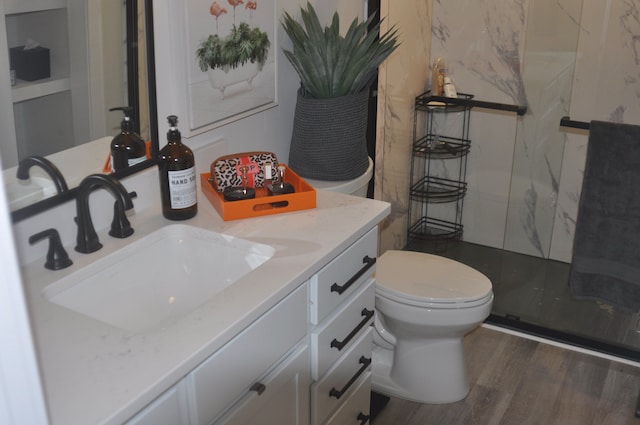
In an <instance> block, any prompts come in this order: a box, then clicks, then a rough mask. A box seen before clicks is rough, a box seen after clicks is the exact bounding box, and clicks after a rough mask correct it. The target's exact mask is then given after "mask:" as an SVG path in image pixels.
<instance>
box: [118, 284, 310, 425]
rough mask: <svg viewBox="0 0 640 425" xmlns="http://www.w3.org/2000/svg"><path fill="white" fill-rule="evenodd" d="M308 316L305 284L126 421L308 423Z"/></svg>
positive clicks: (154, 424)
mask: <svg viewBox="0 0 640 425" xmlns="http://www.w3.org/2000/svg"><path fill="white" fill-rule="evenodd" d="M307 315H308V313H307V285H306V284H304V285H302V286H300V287H299V288H297V289H296V290H295V291H293V292H292V293H291V294H289V295H288V296H287V297H286V298H285V299H284V300H282V301H280V302H279V303H278V304H277V305H276V306H274V307H273V308H272V309H271V310H269V311H268V312H267V313H265V314H264V315H263V316H262V317H260V318H259V319H257V320H256V321H255V322H254V323H252V324H251V325H250V326H248V327H247V328H246V329H245V330H243V331H242V332H241V333H240V334H238V335H237V336H235V337H234V338H233V339H232V340H231V341H229V342H228V343H227V344H226V345H225V346H223V347H222V348H221V349H219V350H218V351H216V352H215V353H214V354H213V355H211V356H210V357H209V358H207V359H206V360H205V361H204V362H202V363H201V364H200V365H199V366H197V367H196V368H195V369H194V370H193V371H191V373H189V374H188V375H187V376H186V377H185V378H184V379H182V380H181V381H180V382H178V383H177V384H176V385H175V386H174V387H173V388H171V389H169V390H168V391H166V392H165V393H164V394H163V395H162V396H160V397H159V398H158V399H156V400H155V401H154V402H152V403H151V404H150V405H149V406H147V407H146V408H145V409H143V410H142V412H140V413H138V414H137V415H136V416H134V417H133V418H132V419H130V420H129V421H128V422H127V423H126V425H165V424H166V425H211V424H216V425H218V424H227V425H231V424H242V423H251V424H265V425H268V424H275V423H277V424H282V425H307V424H308V423H309V349H308V344H307V341H306V338H305V336H306V333H307ZM252 417H253V418H254V419H251V420H250V421H248V420H249V418H252ZM276 417H277V418H278V419H277V420H276V419H274V418H276Z"/></svg>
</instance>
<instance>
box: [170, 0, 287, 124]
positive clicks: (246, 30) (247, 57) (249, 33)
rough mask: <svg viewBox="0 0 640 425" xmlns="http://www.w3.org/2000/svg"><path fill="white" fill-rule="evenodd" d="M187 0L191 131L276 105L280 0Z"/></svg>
mask: <svg viewBox="0 0 640 425" xmlns="http://www.w3.org/2000/svg"><path fill="white" fill-rule="evenodd" d="M182 2H183V6H184V8H185V9H184V14H185V15H184V16H185V26H184V31H185V42H186V48H185V52H184V54H185V64H186V68H187V69H186V70H185V76H186V95H187V99H186V100H187V113H188V115H189V127H190V132H191V133H199V132H202V131H206V130H209V129H211V128H215V127H218V126H220V125H223V124H226V123H228V122H231V121H235V120H237V119H240V118H244V117H246V116H248V115H252V114H255V113H257V112H260V111H262V110H264V109H267V108H270V107H273V106H275V105H276V102H277V99H276V93H277V90H276V58H277V56H278V55H277V52H276V48H277V47H276V17H275V8H276V5H275V0H216V1H211V0H182Z"/></svg>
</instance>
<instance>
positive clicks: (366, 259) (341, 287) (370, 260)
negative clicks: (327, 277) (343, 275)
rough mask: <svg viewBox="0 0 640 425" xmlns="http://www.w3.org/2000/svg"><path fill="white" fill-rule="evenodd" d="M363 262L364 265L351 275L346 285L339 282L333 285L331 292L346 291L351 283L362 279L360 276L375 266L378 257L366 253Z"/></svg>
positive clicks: (339, 293) (339, 292)
mask: <svg viewBox="0 0 640 425" xmlns="http://www.w3.org/2000/svg"><path fill="white" fill-rule="evenodd" d="M362 262H363V263H364V266H363V267H362V268H361V269H360V270H358V271H357V272H356V274H354V275H353V276H351V278H350V279H349V280H348V281H346V282H345V284H344V285H338V283H337V282H335V283H334V284H333V285H331V292H337V293H338V295H342V293H343V292H344V291H346V290H347V289H349V287H350V286H351V285H353V284H354V283H355V282H356V281H357V280H358V279H360V276H362V275H363V274H365V273H366V272H367V270H369V269H370V268H371V267H373V265H374V264H375V263H376V259H375V257H374V258H371V257H369V256H368V255H365V256H364V258H363V259H362Z"/></svg>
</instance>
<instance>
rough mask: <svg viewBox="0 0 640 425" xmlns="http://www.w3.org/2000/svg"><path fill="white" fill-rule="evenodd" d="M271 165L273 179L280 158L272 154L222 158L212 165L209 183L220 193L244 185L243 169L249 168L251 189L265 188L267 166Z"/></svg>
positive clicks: (249, 154)
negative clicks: (228, 188) (231, 187)
mask: <svg viewBox="0 0 640 425" xmlns="http://www.w3.org/2000/svg"><path fill="white" fill-rule="evenodd" d="M268 164H271V179H274V178H275V177H276V169H277V166H278V158H276V154H274V153H271V152H243V153H236V154H232V155H225V156H221V157H220V158H218V159H216V160H215V161H213V162H212V163H211V175H210V177H209V181H210V182H211V183H212V184H213V187H214V189H216V190H217V191H218V192H222V191H224V189H225V188H227V187H230V186H241V185H242V167H245V166H246V167H247V168H246V172H247V181H248V186H249V187H253V188H256V187H263V185H264V180H265V179H264V173H265V166H266V165H268Z"/></svg>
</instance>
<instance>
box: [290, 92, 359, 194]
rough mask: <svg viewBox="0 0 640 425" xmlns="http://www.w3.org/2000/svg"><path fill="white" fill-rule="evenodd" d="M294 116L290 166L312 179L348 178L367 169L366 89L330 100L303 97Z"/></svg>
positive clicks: (300, 96) (356, 175) (300, 98)
mask: <svg viewBox="0 0 640 425" xmlns="http://www.w3.org/2000/svg"><path fill="white" fill-rule="evenodd" d="M301 93H302V89H300V90H298V100H297V103H296V111H295V115H294V119H293V133H292V136H291V147H290V151H289V163H288V165H289V167H291V168H292V169H293V170H294V171H295V172H296V173H297V174H298V175H300V176H301V177H304V178H308V179H315V180H330V181H338V180H351V179H354V178H356V177H359V176H361V175H362V174H364V173H365V172H366V171H367V167H368V166H369V157H368V154H367V141H366V132H367V109H368V95H369V92H368V90H363V91H362V92H361V93H358V94H355V95H348V96H342V97H336V98H329V99H314V98H308V97H303V96H302V94H301Z"/></svg>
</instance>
